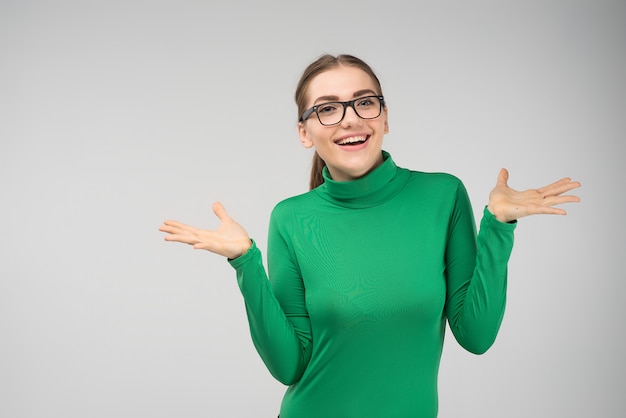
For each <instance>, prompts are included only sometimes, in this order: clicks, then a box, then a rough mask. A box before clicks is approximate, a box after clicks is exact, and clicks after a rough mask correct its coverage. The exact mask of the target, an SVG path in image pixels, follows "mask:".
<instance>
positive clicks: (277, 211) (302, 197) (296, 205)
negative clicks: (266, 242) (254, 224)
mask: <svg viewBox="0 0 626 418" xmlns="http://www.w3.org/2000/svg"><path fill="white" fill-rule="evenodd" d="M316 199H317V198H316V196H315V193H313V192H312V191H308V192H306V193H302V194H299V195H296V196H291V197H288V198H286V199H283V200H281V201H280V202H278V203H277V204H276V205H275V206H274V209H273V210H272V218H279V219H284V218H285V217H291V216H293V214H294V213H297V212H298V211H299V209H301V208H303V207H310V205H311V203H313V202H314V201H315V200H316Z"/></svg>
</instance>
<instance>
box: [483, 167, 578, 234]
mask: <svg viewBox="0 0 626 418" xmlns="http://www.w3.org/2000/svg"><path fill="white" fill-rule="evenodd" d="M508 180H509V172H508V171H507V170H506V169H504V168H503V169H502V170H500V173H499V174H498V182H497V184H496V187H494V188H493V190H492V191H491V193H490V194H489V204H488V205H487V209H488V210H489V211H490V212H491V213H493V214H494V216H495V217H496V219H497V220H499V221H501V222H511V221H514V220H516V219H519V218H522V217H524V216H528V215H537V214H550V215H566V214H567V213H566V212H565V211H564V210H563V209H560V208H555V207H554V206H555V205H560V204H562V203H569V202H580V198H579V197H578V196H572V195H563V193H566V192H569V191H570V190H572V189H575V188H577V187H580V183H579V182H577V181H572V179H570V178H567V177H566V178H564V179H561V180H559V181H556V182H554V183H552V184H550V185H548V186H545V187H542V188H539V189H530V190H525V191H523V192H518V191H517V190H514V189H512V188H510V187H509V185H508V184H507V182H508Z"/></svg>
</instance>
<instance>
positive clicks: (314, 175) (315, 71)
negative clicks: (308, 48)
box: [295, 54, 383, 190]
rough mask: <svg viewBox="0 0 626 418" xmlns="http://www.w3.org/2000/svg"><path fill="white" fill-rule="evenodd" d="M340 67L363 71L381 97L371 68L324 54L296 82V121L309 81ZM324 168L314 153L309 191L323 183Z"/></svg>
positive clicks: (355, 60) (352, 59) (343, 56)
mask: <svg viewBox="0 0 626 418" xmlns="http://www.w3.org/2000/svg"><path fill="white" fill-rule="evenodd" d="M341 66H348V67H356V68H360V69H361V70H363V71H365V72H366V73H367V74H368V75H369V76H370V77H371V78H372V81H373V82H374V85H375V86H376V88H377V89H378V92H377V93H378V94H380V95H381V96H382V94H383V91H382V90H383V89H382V87H381V85H380V81H379V80H378V77H376V74H375V73H374V71H373V70H372V68H371V67H370V66H369V65H367V64H366V63H365V62H364V61H362V60H361V59H359V58H357V57H354V56H352V55H347V54H341V55H337V56H333V55H329V54H325V55H322V56H320V57H319V58H318V59H316V60H315V61H313V62H312V63H311V64H309V66H308V67H306V69H305V70H304V72H303V73H302V77H300V81H299V82H298V86H297V87H296V94H295V99H296V105H297V106H298V119H300V117H301V116H302V114H303V113H304V111H305V110H306V106H307V97H306V95H307V93H308V91H307V90H308V88H309V84H311V80H313V79H314V78H315V77H316V76H317V75H319V74H321V73H323V72H324V71H328V70H331V69H334V68H338V67H341ZM324 166H326V163H325V162H324V160H322V158H321V157H320V156H319V154H318V153H317V151H315V154H314V155H313V163H312V166H311V179H310V181H309V187H310V189H311V190H313V189H314V188H316V187H317V186H319V185H321V184H322V183H324V177H323V176H322V170H323V169H324Z"/></svg>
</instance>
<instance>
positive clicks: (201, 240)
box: [159, 202, 252, 259]
mask: <svg viewBox="0 0 626 418" xmlns="http://www.w3.org/2000/svg"><path fill="white" fill-rule="evenodd" d="M213 212H215V215H217V217H218V218H219V220H220V226H219V227H218V228H217V229H216V230H214V231H211V230H206V229H199V228H194V227H192V226H189V225H185V224H183V223H180V222H177V221H172V220H167V221H165V222H163V225H161V227H160V228H159V231H161V232H166V233H167V234H168V235H166V236H165V241H173V242H181V243H183V244H188V245H192V246H193V248H194V249H197V250H207V251H211V252H212V253H215V254H219V255H223V256H224V257H228V258H230V259H233V258H237V257H239V256H241V255H243V254H245V253H246V252H247V251H248V250H249V249H250V247H251V246H252V241H251V240H250V237H249V236H248V233H247V232H246V230H245V229H243V227H242V226H241V225H239V224H238V223H237V222H235V220H234V219H233V218H231V217H230V216H229V215H228V213H226V209H224V206H222V204H221V203H219V202H216V203H214V204H213Z"/></svg>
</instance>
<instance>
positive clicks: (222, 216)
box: [213, 202, 231, 222]
mask: <svg viewBox="0 0 626 418" xmlns="http://www.w3.org/2000/svg"><path fill="white" fill-rule="evenodd" d="M213 213H215V216H217V218H218V219H219V220H220V221H221V222H224V221H226V220H230V219H231V218H230V216H229V215H228V213H227V212H226V209H225V208H224V206H223V205H222V204H221V203H220V202H215V203H213Z"/></svg>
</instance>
